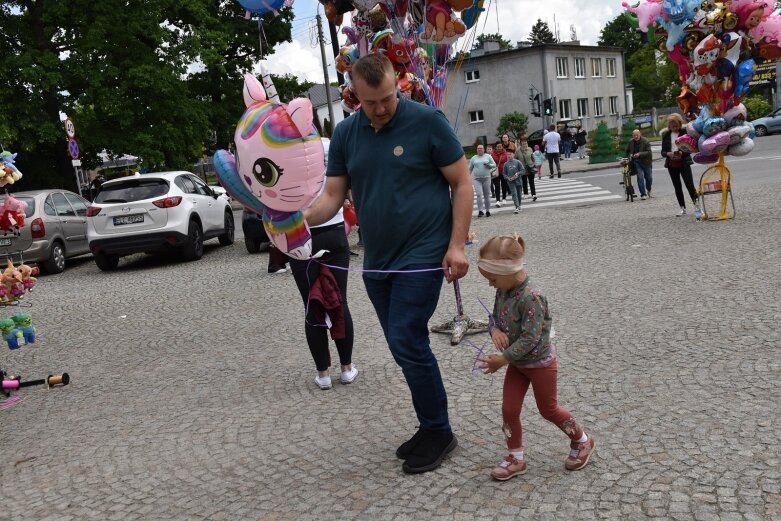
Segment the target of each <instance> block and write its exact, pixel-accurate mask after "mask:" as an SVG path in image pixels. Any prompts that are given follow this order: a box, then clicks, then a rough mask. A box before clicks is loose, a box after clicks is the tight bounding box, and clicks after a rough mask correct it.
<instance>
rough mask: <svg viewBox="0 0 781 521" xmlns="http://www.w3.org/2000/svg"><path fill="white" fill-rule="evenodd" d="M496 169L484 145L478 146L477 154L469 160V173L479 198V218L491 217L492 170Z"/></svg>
mask: <svg viewBox="0 0 781 521" xmlns="http://www.w3.org/2000/svg"><path fill="white" fill-rule="evenodd" d="M494 168H496V163H494V159H493V158H492V157H491V156H489V155H488V154H486V153H485V149H484V148H483V145H477V154H475V155H473V156H472V159H470V160H469V173H470V174H472V186H473V187H474V190H475V196H476V198H477V216H478V217H482V216H483V215H485V216H486V217H491V196H490V191H491V189H490V185H491V184H492V183H491V181H492V179H491V170H493V169H494Z"/></svg>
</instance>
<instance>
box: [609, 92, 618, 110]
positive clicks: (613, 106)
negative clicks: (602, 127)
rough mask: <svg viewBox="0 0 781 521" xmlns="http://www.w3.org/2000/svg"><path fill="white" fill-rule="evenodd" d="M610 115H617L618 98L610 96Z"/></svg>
mask: <svg viewBox="0 0 781 521" xmlns="http://www.w3.org/2000/svg"><path fill="white" fill-rule="evenodd" d="M610 113H611V114H618V96H610Z"/></svg>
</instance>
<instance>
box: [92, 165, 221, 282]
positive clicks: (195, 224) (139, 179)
mask: <svg viewBox="0 0 781 521" xmlns="http://www.w3.org/2000/svg"><path fill="white" fill-rule="evenodd" d="M234 229H235V228H234V224H233V210H232V209H231V206H230V201H229V200H228V197H227V196H225V195H224V194H217V193H215V191H213V190H212V189H211V188H210V187H209V186H208V185H207V184H206V183H204V182H203V181H202V180H201V179H199V178H198V177H196V176H195V175H193V174H191V173H190V172H159V173H154V174H142V175H135V176H132V177H122V178H119V179H114V180H111V181H106V182H105V183H103V184H102V185H101V187H100V190H99V191H98V193H97V195H95V200H94V201H93V202H92V205H91V206H90V207H89V208H88V209H87V239H88V241H89V247H90V250H91V251H92V255H93V256H94V258H95V264H97V265H98V268H100V269H101V270H103V271H109V270H113V269H115V268H116V267H117V264H118V263H119V257H121V256H123V255H130V254H133V253H141V252H148V253H151V252H159V251H165V250H170V249H178V250H180V251H181V253H182V255H183V256H184V258H185V259H186V260H197V259H200V258H201V256H202V255H203V241H205V240H206V239H210V238H212V237H217V238H219V240H220V244H222V245H223V246H227V245H229V244H233V234H234Z"/></svg>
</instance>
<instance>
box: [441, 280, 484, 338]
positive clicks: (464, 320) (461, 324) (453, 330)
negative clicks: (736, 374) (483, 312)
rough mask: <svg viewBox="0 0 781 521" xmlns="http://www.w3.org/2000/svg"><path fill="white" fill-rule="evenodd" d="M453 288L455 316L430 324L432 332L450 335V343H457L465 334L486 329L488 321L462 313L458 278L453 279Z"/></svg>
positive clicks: (482, 331)
mask: <svg viewBox="0 0 781 521" xmlns="http://www.w3.org/2000/svg"><path fill="white" fill-rule="evenodd" d="M453 290H454V291H455V293H456V316H455V317H453V320H448V321H447V322H445V323H444V324H440V325H439V326H432V327H431V332H432V333H442V334H445V335H450V345H452V346H454V345H458V344H459V343H460V342H461V340H463V339H464V336H466V335H474V334H477V333H485V332H486V331H488V322H483V321H481V320H472V319H471V318H469V316H467V315H466V314H465V313H464V306H463V303H462V301H461V286H460V285H459V284H458V280H454V281H453Z"/></svg>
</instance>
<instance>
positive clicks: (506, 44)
mask: <svg viewBox="0 0 781 521" xmlns="http://www.w3.org/2000/svg"><path fill="white" fill-rule="evenodd" d="M489 41H491V42H498V43H499V48H500V49H512V48H513V44H511V43H510V41H509V40H505V39H504V38H502V35H501V34H499V33H494V34H480V35H478V36H477V39H476V41H475V43H474V45H472V50H475V49H479V48H480V47H482V46H483V44H484V43H485V42H489Z"/></svg>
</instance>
